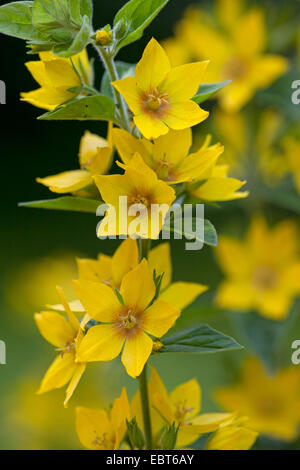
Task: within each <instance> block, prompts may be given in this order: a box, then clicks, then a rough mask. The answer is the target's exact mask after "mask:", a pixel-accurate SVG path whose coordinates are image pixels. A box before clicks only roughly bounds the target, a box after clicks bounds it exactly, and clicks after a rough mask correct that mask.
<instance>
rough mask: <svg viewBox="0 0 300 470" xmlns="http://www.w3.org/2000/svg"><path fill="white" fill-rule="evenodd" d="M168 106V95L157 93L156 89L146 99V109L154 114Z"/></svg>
mask: <svg viewBox="0 0 300 470" xmlns="http://www.w3.org/2000/svg"><path fill="white" fill-rule="evenodd" d="M168 104H169V102H168V95H167V94H166V93H159V91H158V90H156V89H155V90H154V91H153V92H152V93H150V94H149V95H148V96H147V99H146V106H147V108H148V109H150V111H154V112H156V111H158V110H159V109H160V108H162V107H163V106H165V105H168Z"/></svg>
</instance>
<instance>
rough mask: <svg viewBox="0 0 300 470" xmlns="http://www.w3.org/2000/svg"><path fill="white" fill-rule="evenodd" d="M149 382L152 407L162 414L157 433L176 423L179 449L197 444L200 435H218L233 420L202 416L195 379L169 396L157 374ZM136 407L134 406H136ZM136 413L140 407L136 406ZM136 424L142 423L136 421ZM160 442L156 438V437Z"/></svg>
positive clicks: (221, 414)
mask: <svg viewBox="0 0 300 470" xmlns="http://www.w3.org/2000/svg"><path fill="white" fill-rule="evenodd" d="M152 375H153V377H152V381H150V385H149V387H150V396H151V400H152V407H153V408H154V410H155V411H156V412H158V414H159V418H157V417H156V420H155V421H154V423H155V426H154V430H155V431H157V428H158V427H159V425H160V426H162V424H169V425H171V424H172V423H175V424H176V425H177V426H178V425H180V427H179V431H178V437H177V447H179V448H180V447H182V446H186V445H189V444H191V443H192V442H195V441H196V440H197V439H198V438H199V436H200V435H201V434H206V433H209V432H212V431H215V430H216V429H217V428H218V427H219V425H220V424H221V423H222V422H223V421H225V420H227V419H228V418H229V417H230V414H228V413H202V414H199V412H200V409H201V387H200V385H199V384H198V382H197V381H196V380H195V379H193V380H190V381H189V382H185V383H183V384H181V385H179V386H178V387H176V388H175V389H174V390H173V391H172V392H171V393H170V394H168V392H167V390H166V388H165V386H164V384H163V382H162V381H161V379H160V377H159V376H158V374H157V372H156V371H155V370H154V369H152ZM134 404H135V403H134ZM135 408H136V409H137V407H136V406H135ZM137 421H140V420H138V419H137ZM156 439H157V435H156Z"/></svg>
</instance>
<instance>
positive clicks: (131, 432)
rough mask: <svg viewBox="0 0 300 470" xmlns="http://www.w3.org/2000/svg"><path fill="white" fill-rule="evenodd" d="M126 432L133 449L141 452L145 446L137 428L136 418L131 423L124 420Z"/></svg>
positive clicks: (140, 432) (142, 436)
mask: <svg viewBox="0 0 300 470" xmlns="http://www.w3.org/2000/svg"><path fill="white" fill-rule="evenodd" d="M126 424H127V431H128V436H129V440H130V442H131V445H132V447H133V448H135V449H139V450H142V449H143V448H144V446H145V439H144V434H143V433H142V431H141V430H140V428H139V427H138V424H137V422H136V418H133V419H132V420H131V421H128V420H126Z"/></svg>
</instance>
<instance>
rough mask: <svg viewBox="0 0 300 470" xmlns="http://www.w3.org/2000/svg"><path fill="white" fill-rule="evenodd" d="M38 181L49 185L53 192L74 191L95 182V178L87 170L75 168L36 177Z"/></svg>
mask: <svg viewBox="0 0 300 470" xmlns="http://www.w3.org/2000/svg"><path fill="white" fill-rule="evenodd" d="M36 181H37V182H38V183H41V184H43V185H44V186H47V187H48V188H49V189H50V191H52V192H53V193H59V194H63V193H72V192H75V191H79V190H80V189H83V188H85V187H86V186H88V185H90V184H92V183H93V179H92V177H91V175H90V173H89V172H87V171H86V170H73V171H65V172H63V173H58V174H57V175H53V176H46V177H45V178H36Z"/></svg>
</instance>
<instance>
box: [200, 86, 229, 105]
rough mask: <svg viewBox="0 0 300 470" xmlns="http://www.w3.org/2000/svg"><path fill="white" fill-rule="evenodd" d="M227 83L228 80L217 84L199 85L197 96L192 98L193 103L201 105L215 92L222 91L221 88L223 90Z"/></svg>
mask: <svg viewBox="0 0 300 470" xmlns="http://www.w3.org/2000/svg"><path fill="white" fill-rule="evenodd" d="M229 83H230V80H226V81H225V82H219V83H203V84H202V85H200V87H199V90H198V92H197V94H196V95H195V96H194V98H193V101H195V102H196V103H197V104H200V103H203V101H206V100H208V98H210V97H211V96H213V95H214V94H215V93H217V91H219V90H222V88H224V86H226V85H228V84H229Z"/></svg>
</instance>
